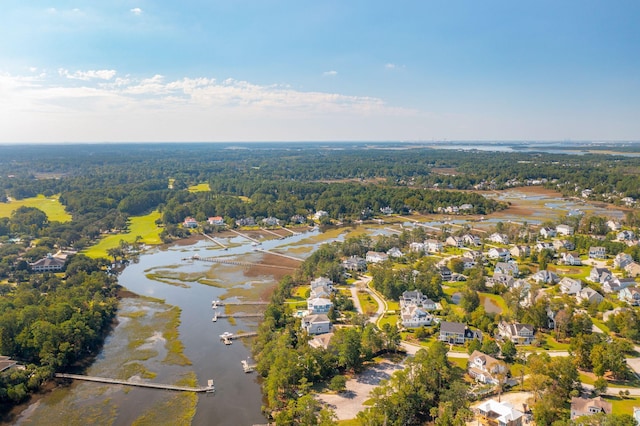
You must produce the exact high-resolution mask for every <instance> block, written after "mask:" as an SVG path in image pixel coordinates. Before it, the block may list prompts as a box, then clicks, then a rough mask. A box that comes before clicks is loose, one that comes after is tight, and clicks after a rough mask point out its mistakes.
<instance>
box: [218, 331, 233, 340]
mask: <svg viewBox="0 0 640 426" xmlns="http://www.w3.org/2000/svg"><path fill="white" fill-rule="evenodd" d="M232 337H233V333H229V332H228V331H225V332H224V333H222V334H221V335H220V338H221V339H230V338H232Z"/></svg>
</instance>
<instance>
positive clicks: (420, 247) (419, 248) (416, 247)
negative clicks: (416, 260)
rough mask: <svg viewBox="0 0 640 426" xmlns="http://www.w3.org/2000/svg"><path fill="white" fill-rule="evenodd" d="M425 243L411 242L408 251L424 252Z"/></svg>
mask: <svg viewBox="0 0 640 426" xmlns="http://www.w3.org/2000/svg"><path fill="white" fill-rule="evenodd" d="M425 249H426V247H425V245H424V243H411V244H409V251H412V252H414V253H424V252H425Z"/></svg>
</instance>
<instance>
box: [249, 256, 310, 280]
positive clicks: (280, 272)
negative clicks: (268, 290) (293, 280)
mask: <svg viewBox="0 0 640 426" xmlns="http://www.w3.org/2000/svg"><path fill="white" fill-rule="evenodd" d="M266 265H277V266H283V267H287V268H291V269H283V268H272V267H270V266H266ZM298 266H300V262H299V261H297V260H293V259H287V258H286V257H282V256H278V255H275V254H270V253H265V254H264V255H263V256H262V259H260V261H259V262H258V264H255V265H252V266H251V267H249V269H247V271H246V272H245V275H246V276H247V277H252V278H255V277H261V276H265V275H267V276H272V277H274V278H275V279H276V280H278V281H279V280H281V279H282V278H283V277H284V276H285V275H293V273H294V272H295V270H296V269H297V268H298Z"/></svg>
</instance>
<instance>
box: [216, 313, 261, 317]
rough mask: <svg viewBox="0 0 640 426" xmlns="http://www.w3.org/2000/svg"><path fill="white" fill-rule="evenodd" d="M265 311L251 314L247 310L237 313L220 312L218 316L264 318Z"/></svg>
mask: <svg viewBox="0 0 640 426" xmlns="http://www.w3.org/2000/svg"><path fill="white" fill-rule="evenodd" d="M263 316H264V313H261V314H249V313H245V312H238V313H237V314H218V318H217V319H220V318H262V317H263Z"/></svg>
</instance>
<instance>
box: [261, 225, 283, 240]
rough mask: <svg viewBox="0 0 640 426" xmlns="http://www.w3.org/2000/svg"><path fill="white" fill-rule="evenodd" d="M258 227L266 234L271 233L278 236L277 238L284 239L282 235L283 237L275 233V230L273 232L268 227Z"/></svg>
mask: <svg viewBox="0 0 640 426" xmlns="http://www.w3.org/2000/svg"><path fill="white" fill-rule="evenodd" d="M260 229H261V230H262V231H264V232H266V233H267V234H271V235H273V236H276V237H278V239H279V240H282V239H284V237H283V236H282V235H280V234H278V233H275V232H273V231H272V230H270V229H267V228H260Z"/></svg>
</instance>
